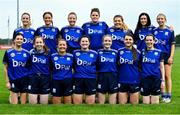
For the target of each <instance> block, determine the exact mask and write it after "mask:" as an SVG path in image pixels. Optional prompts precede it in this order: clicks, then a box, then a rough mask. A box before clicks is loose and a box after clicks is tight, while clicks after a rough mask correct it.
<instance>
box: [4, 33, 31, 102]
mask: <svg viewBox="0 0 180 115" xmlns="http://www.w3.org/2000/svg"><path fill="white" fill-rule="evenodd" d="M22 44H23V34H22V33H17V34H16V35H15V36H14V38H13V48H11V49H8V50H7V51H6V52H5V54H4V57H3V63H4V72H5V80H6V87H7V88H8V89H9V90H10V100H11V102H10V103H12V104H18V96H19V94H20V101H21V104H25V103H26V92H27V85H28V67H27V65H28V60H29V58H30V55H29V52H28V51H27V50H24V49H23V48H22Z"/></svg>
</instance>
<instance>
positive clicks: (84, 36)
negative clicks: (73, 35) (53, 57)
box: [79, 35, 90, 43]
mask: <svg viewBox="0 0 180 115" xmlns="http://www.w3.org/2000/svg"><path fill="white" fill-rule="evenodd" d="M82 38H88V40H89V42H90V37H89V36H86V35H83V36H81V37H80V38H79V43H80V42H81V39H82Z"/></svg>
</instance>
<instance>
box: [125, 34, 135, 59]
mask: <svg viewBox="0 0 180 115" xmlns="http://www.w3.org/2000/svg"><path fill="white" fill-rule="evenodd" d="M126 36H130V37H132V38H133V40H134V39H135V38H134V35H133V34H132V33H130V32H128V33H127V34H126V35H125V37H126ZM125 37H124V38H125ZM132 53H133V60H136V59H137V49H136V48H134V46H132Z"/></svg>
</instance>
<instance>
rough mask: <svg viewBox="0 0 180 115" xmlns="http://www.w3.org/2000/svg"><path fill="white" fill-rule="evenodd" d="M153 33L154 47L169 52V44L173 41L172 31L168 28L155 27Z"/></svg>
mask: <svg viewBox="0 0 180 115" xmlns="http://www.w3.org/2000/svg"><path fill="white" fill-rule="evenodd" d="M153 33H154V36H155V38H156V41H155V47H156V48H157V49H160V50H161V51H162V52H164V53H167V54H170V53H171V45H172V44H174V43H175V37H174V31H171V30H170V29H169V28H165V29H160V28H155V29H154V30H153Z"/></svg>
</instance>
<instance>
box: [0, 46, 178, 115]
mask: <svg viewBox="0 0 180 115" xmlns="http://www.w3.org/2000/svg"><path fill="white" fill-rule="evenodd" d="M179 52H180V48H177V49H176V52H175V58H174V65H173V70H172V80H173V91H172V94H173V97H172V102H171V103H169V104H165V103H160V104H159V105H144V104H139V105H131V104H127V105H119V104H117V105H109V104H105V105H98V104H96V105H86V104H82V105H52V104H49V105H30V104H26V105H11V104H9V103H8V97H9V91H8V90H7V89H6V88H5V81H4V73H3V64H2V63H1V64H0V70H1V71H0V75H1V77H0V114H124V113H126V114H147V113H150V114H178V113H180V86H179V84H180V69H179V68H180V53H179ZM3 54H4V51H0V60H2V57H3Z"/></svg>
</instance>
